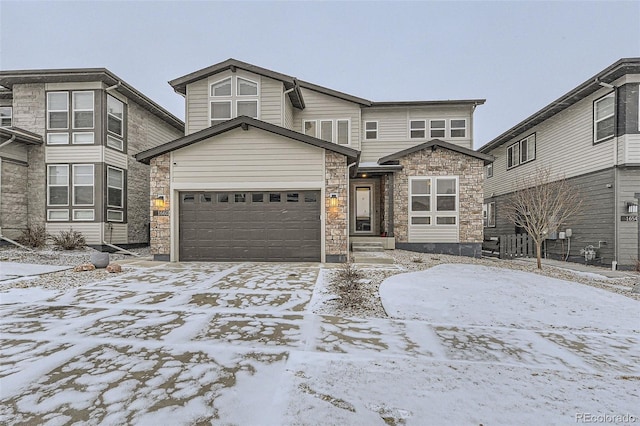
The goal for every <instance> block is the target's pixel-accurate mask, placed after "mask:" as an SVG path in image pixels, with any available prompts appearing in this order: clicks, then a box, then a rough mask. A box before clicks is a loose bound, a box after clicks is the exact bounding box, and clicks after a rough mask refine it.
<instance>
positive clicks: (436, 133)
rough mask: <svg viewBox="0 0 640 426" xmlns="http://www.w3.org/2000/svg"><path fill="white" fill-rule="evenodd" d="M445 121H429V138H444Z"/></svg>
mask: <svg viewBox="0 0 640 426" xmlns="http://www.w3.org/2000/svg"><path fill="white" fill-rule="evenodd" d="M446 127H447V122H446V120H429V137H431V138H444V137H445V134H446V131H447V130H446Z"/></svg>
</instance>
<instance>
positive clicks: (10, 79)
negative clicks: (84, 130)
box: [0, 68, 184, 132]
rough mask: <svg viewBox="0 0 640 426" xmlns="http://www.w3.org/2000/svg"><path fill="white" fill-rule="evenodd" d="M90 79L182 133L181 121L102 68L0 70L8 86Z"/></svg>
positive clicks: (1, 81) (1, 82)
mask: <svg viewBox="0 0 640 426" xmlns="http://www.w3.org/2000/svg"><path fill="white" fill-rule="evenodd" d="M90 81H101V82H103V83H104V84H106V85H108V86H116V87H114V90H115V91H117V92H119V93H122V94H123V95H124V96H126V97H127V99H131V100H132V101H134V102H135V103H137V104H138V105H140V106H141V107H143V108H144V109H146V110H147V111H149V112H150V113H152V114H153V115H155V116H157V117H159V118H161V119H162V120H164V121H165V122H167V123H168V124H170V125H171V126H173V127H174V128H176V129H178V130H180V131H181V132H184V122H183V121H182V120H180V119H179V118H178V117H176V116H175V115H173V114H171V113H170V112H169V111H167V110H166V109H164V108H162V107H161V106H160V105H158V104H157V103H155V102H154V101H152V100H151V99H149V98H148V97H146V96H145V95H143V94H142V93H141V92H139V91H138V90H136V89H135V88H134V87H133V86H131V85H129V84H128V83H127V82H125V81H123V80H122V79H121V78H120V77H118V76H117V75H115V74H113V73H112V72H111V71H109V70H108V69H106V68H67V69H45V70H13V71H0V86H4V87H6V88H8V89H11V88H13V85H14V84H23V83H67V82H70V83H75V82H90Z"/></svg>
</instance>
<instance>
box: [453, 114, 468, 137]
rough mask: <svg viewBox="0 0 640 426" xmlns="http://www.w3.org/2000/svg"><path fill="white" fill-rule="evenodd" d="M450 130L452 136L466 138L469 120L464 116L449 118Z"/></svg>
mask: <svg viewBox="0 0 640 426" xmlns="http://www.w3.org/2000/svg"><path fill="white" fill-rule="evenodd" d="M449 131H450V132H451V137H452V138H466V137H467V120H466V119H464V118H457V119H452V120H449Z"/></svg>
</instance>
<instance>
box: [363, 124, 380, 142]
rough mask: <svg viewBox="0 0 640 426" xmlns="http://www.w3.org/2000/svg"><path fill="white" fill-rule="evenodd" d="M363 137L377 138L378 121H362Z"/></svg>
mask: <svg viewBox="0 0 640 426" xmlns="http://www.w3.org/2000/svg"><path fill="white" fill-rule="evenodd" d="M364 138H365V139H378V122H377V121H365V122H364Z"/></svg>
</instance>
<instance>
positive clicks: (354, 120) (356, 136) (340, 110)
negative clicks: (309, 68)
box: [293, 88, 361, 150]
mask: <svg viewBox="0 0 640 426" xmlns="http://www.w3.org/2000/svg"><path fill="white" fill-rule="evenodd" d="M301 90H302V96H303V98H304V102H305V105H306V108H305V109H304V110H302V111H300V110H295V111H294V114H293V130H295V131H296V132H302V122H303V121H304V120H322V119H349V120H350V122H351V135H350V136H351V144H350V145H349V146H350V147H351V148H353V149H358V150H359V149H360V113H361V111H360V105H359V104H356V103H354V102H348V101H344V100H342V99H338V98H335V97H333V96H329V95H325V94H323V93H318V92H315V91H313V90H309V89H304V88H302V89H301Z"/></svg>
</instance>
